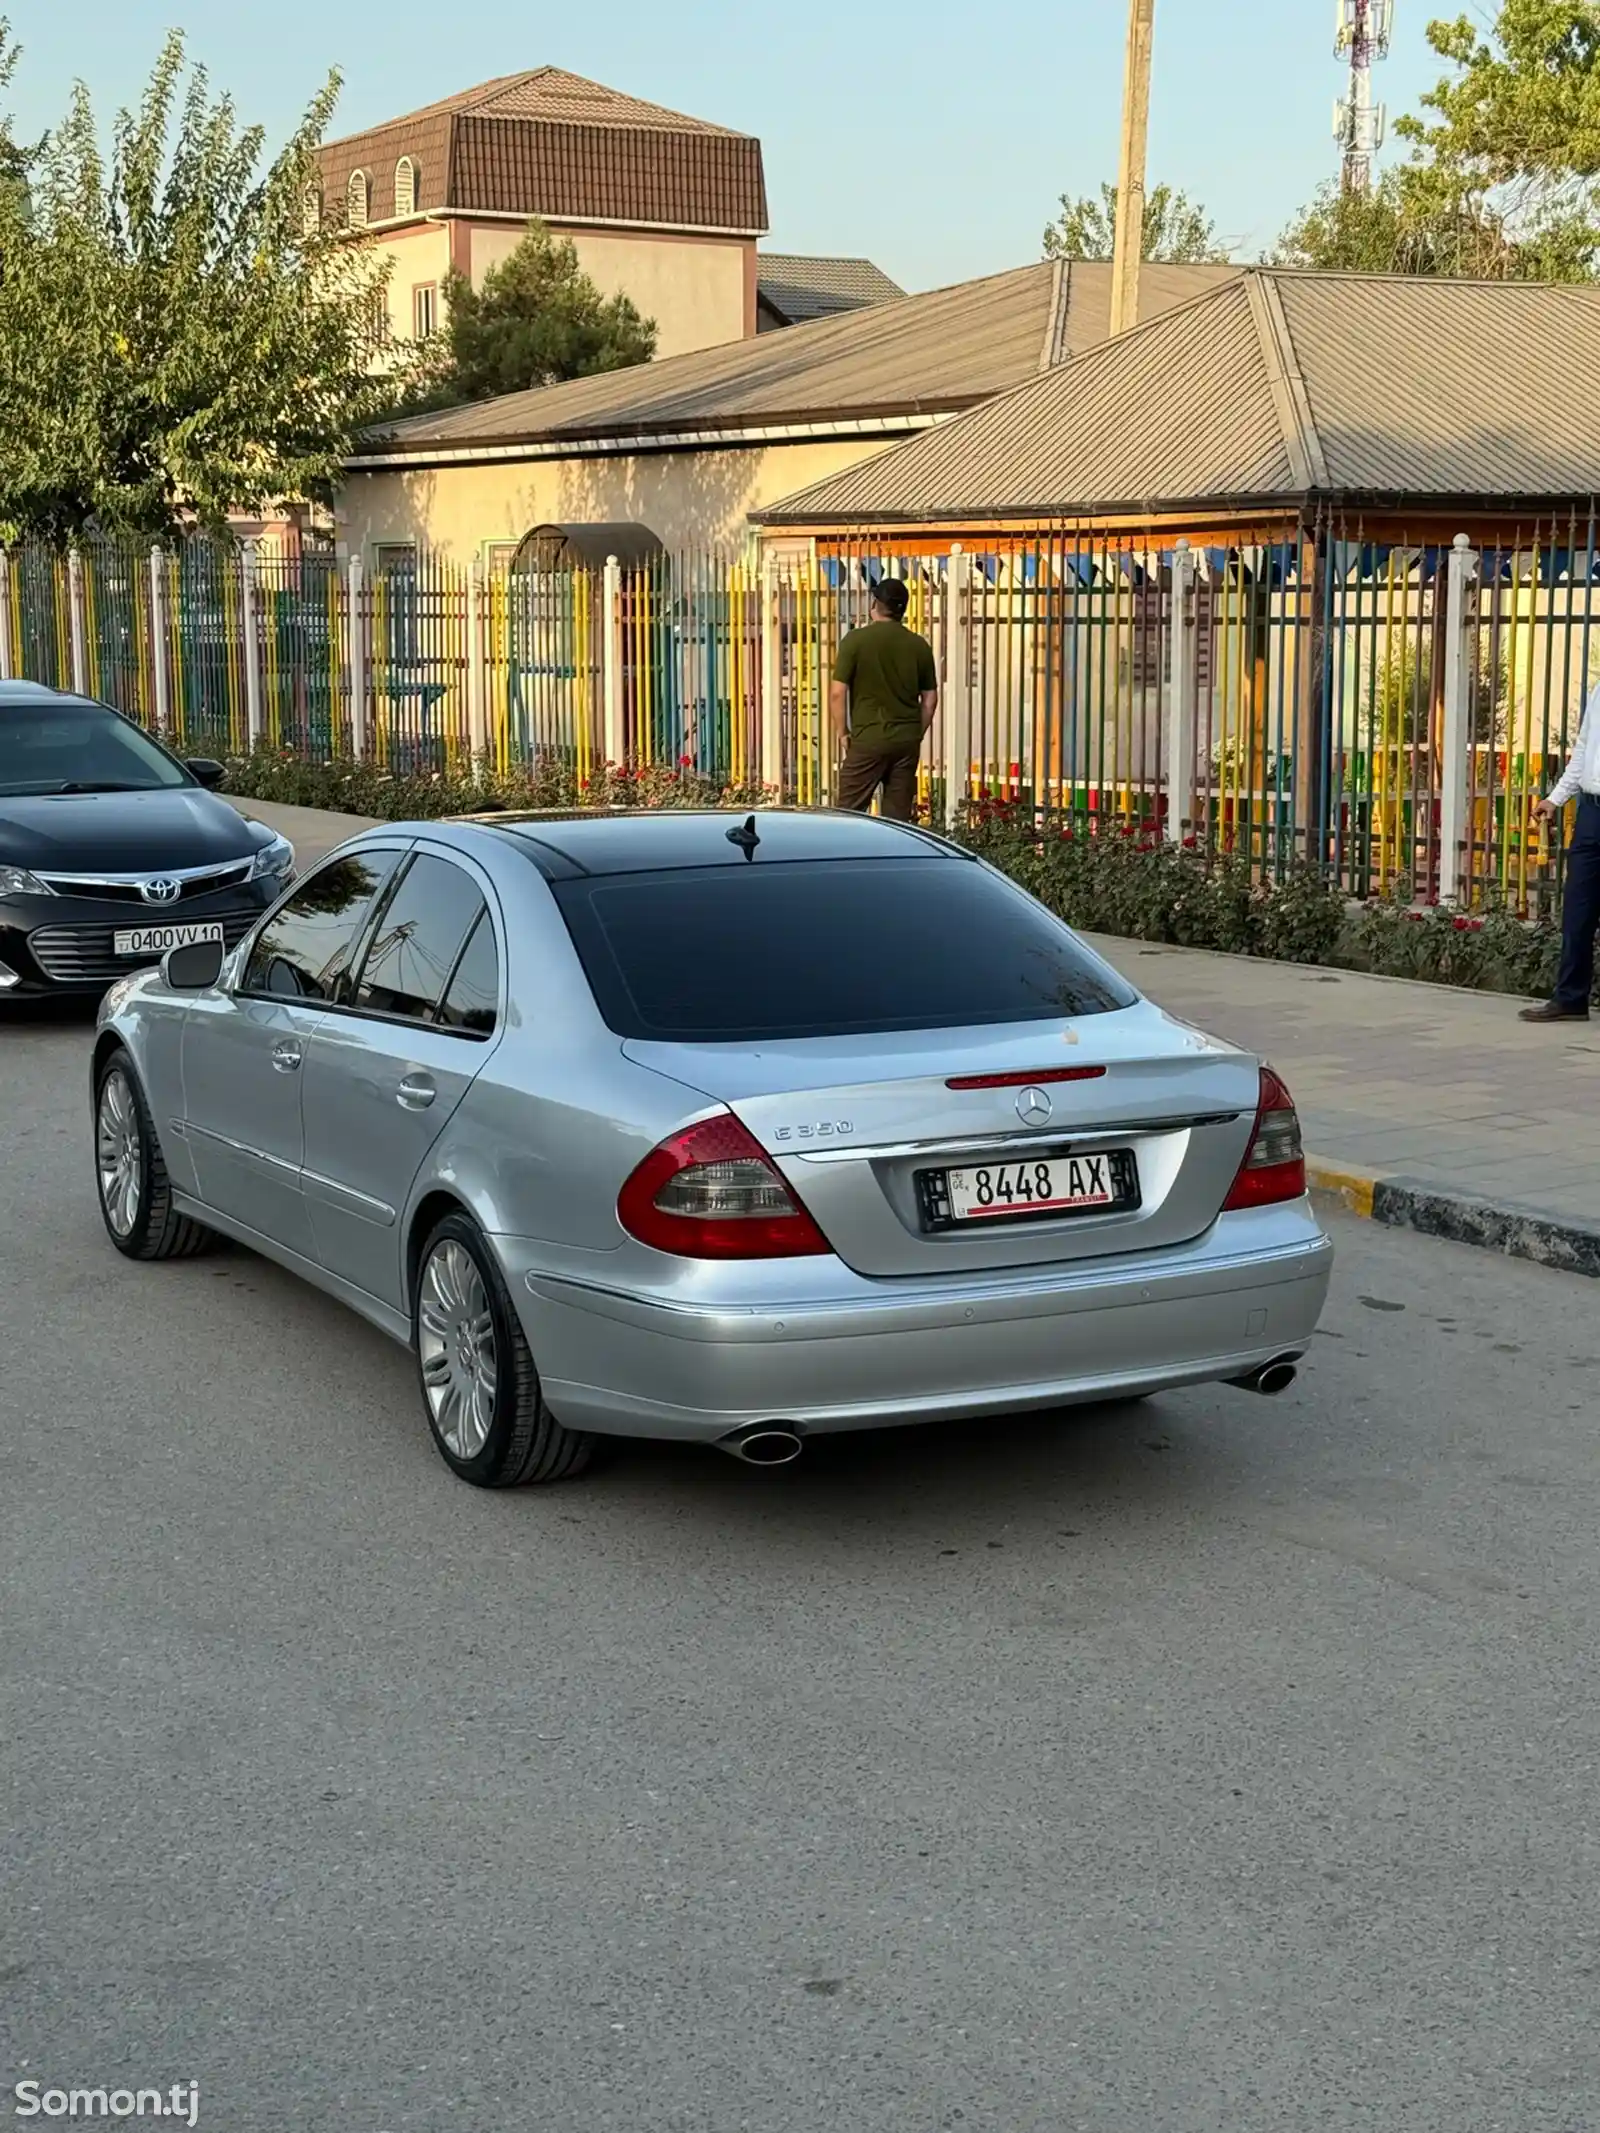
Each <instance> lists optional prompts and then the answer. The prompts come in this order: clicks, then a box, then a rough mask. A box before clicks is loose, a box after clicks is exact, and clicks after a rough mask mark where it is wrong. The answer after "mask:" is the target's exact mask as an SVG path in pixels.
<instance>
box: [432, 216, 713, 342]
mask: <svg viewBox="0 0 1600 2133" xmlns="http://www.w3.org/2000/svg"><path fill="white" fill-rule="evenodd" d="M551 228H552V230H553V232H554V234H555V235H556V236H558V237H566V238H570V240H571V242H572V246H573V249H574V250H575V251H576V252H577V255H578V264H579V266H581V267H582V269H583V271H584V272H585V274H587V275H588V276H589V278H590V280H591V281H592V282H594V284H595V285H596V287H597V288H598V289H599V291H600V293H601V295H602V296H615V295H616V294H617V293H618V292H619V291H620V292H621V293H622V294H623V295H624V296H629V297H631V298H632V299H633V301H634V303H635V304H636V305H637V306H638V308H639V309H640V311H642V312H643V313H644V315H645V317H646V318H653V319H654V320H655V322H656V354H657V355H658V356H672V355H687V354H688V353H689V352H690V351H691V350H692V349H696V348H715V347H717V346H719V345H720V343H722V342H723V341H742V340H743V339H744V338H745V336H746V335H747V334H749V333H753V332H754V331H755V321H754V319H753V318H749V317H747V299H748V297H749V296H750V295H751V294H753V292H754V286H755V283H754V274H755V256H756V247H755V240H754V238H750V239H748V240H746V239H742V238H738V237H724V238H713V237H676V236H669V235H665V234H662V233H657V232H652V231H648V230H638V231H632V232H630V231H626V230H585V229H565V228H563V227H562V226H561V225H560V224H559V223H552V224H551ZM522 236H523V226H522V225H521V224H520V223H511V222H489V223H484V222H476V223H474V224H473V225H472V230H471V244H472V281H473V286H474V287H476V286H477V285H478V284H479V283H481V282H482V280H483V277H484V275H485V274H486V273H487V272H488V271H489V269H490V268H491V267H493V266H498V265H499V263H500V261H501V260H502V259H505V258H507V257H508V256H509V255H510V254H511V253H512V252H513V251H515V250H516V248H517V246H518V244H519V243H520V242H521V241H522Z"/></svg>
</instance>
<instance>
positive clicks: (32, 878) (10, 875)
mask: <svg viewBox="0 0 1600 2133" xmlns="http://www.w3.org/2000/svg"><path fill="white" fill-rule="evenodd" d="M55 893H56V892H55V890H54V889H52V888H51V886H50V884H49V882H47V881H41V880H40V879H39V877H38V875H37V874H30V873H29V872H28V870H27V868H26V867H8V866H0V896H54V894H55Z"/></svg>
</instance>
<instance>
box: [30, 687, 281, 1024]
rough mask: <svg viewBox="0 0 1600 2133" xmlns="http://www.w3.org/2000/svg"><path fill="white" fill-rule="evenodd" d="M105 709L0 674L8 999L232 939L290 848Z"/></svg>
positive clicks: (90, 987)
mask: <svg viewBox="0 0 1600 2133" xmlns="http://www.w3.org/2000/svg"><path fill="white" fill-rule="evenodd" d="M221 779H222V765H221V764H220V763H213V762H210V761H207V760H205V759H204V758H199V759H195V760H193V761H190V762H187V763H185V762H181V761H180V760H179V759H178V757H177V756H175V755H173V754H172V753H171V751H170V750H169V749H166V748H164V747H163V746H162V745H161V743H160V742H159V741H156V740H154V739H152V738H151V736H150V735H149V734H148V733H146V732H144V731H143V729H142V728H140V727H138V726H136V725H134V724H133V722H132V720H131V719H127V718H124V717H123V716H122V714H121V713H120V712H118V711H113V710H112V709H110V707H109V706H108V705H106V704H98V703H93V702H91V701H90V700H89V699H88V698H87V697H84V696H67V695H63V694H61V693H60V692H59V691H57V690H54V689H46V688H44V687H42V686H41V685H40V684H39V683H37V682H26V681H8V682H0V1003H3V1002H5V1001H7V1000H17V999H24V998H27V997H30V996H38V995H40V994H50V993H60V992H78V993H99V992H104V991H105V989H106V987H107V986H108V985H110V984H111V983H112V982H113V981H114V980H115V979H117V978H119V977H121V976H122V975H123V974H124V972H126V971H129V970H136V969H138V967H139V966H140V964H142V963H155V962H159V961H160V959H161V957H162V956H163V955H164V954H165V953H166V951H167V950H168V949H169V948H175V947H178V946H180V945H181V944H182V943H184V942H186V941H205V940H220V941H222V942H223V943H224V944H225V945H226V946H227V947H230V948H231V947H232V946H233V945H234V944H235V943H236V942H237V941H240V940H242V939H243V938H244V935H245V934H246V933H247V932H248V931H249V929H250V927H251V926H252V925H253V924H254V923H255V920H256V919H257V918H258V917H259V916H260V914H261V912H262V911H264V910H265V909H266V908H267V906H268V905H269V904H270V903H272V902H273V901H274V900H275V899H276V898H277V896H278V894H279V892H280V891H281V890H282V888H283V886H284V884H285V882H286V881H287V880H288V878H289V875H290V872H291V870H292V868H293V865H294V848H293V846H292V845H291V844H290V843H289V842H288V840H287V839H286V838H284V837H280V836H278V835H276V834H275V833H274V832H273V831H272V830H269V829H267V828H266V827H265V826H264V825H263V824H261V823H259V822H247V821H246V820H245V819H244V817H243V816H242V815H241V814H239V813H238V811H237V810H236V809H235V808H232V807H230V806H229V805H228V803H227V801H226V800H222V799H219V798H218V797H217V795H216V793H215V792H214V791H212V790H211V788H212V787H213V786H215V785H218V784H220V782H221Z"/></svg>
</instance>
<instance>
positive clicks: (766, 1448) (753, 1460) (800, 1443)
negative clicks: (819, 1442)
mask: <svg viewBox="0 0 1600 2133" xmlns="http://www.w3.org/2000/svg"><path fill="white" fill-rule="evenodd" d="M717 1449H718V1450H719V1451H723V1452H726V1453H728V1455H729V1456H730V1458H734V1459H742V1460H743V1461H744V1463H745V1465H746V1466H792V1465H793V1464H794V1462H795V1460H797V1459H798V1458H799V1456H800V1454H801V1453H802V1452H803V1451H804V1450H805V1439H804V1438H803V1437H802V1436H801V1435H800V1434H799V1432H798V1431H796V1430H792V1429H787V1428H785V1426H784V1425H783V1423H781V1422H757V1423H755V1424H754V1425H753V1426H752V1427H751V1428H749V1429H742V1430H739V1431H737V1432H736V1433H735V1434H734V1435H733V1436H731V1437H724V1438H722V1439H721V1441H720V1442H719V1444H718V1446H717Z"/></svg>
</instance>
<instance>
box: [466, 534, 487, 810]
mask: <svg viewBox="0 0 1600 2133" xmlns="http://www.w3.org/2000/svg"><path fill="white" fill-rule="evenodd" d="M483 657H484V642H483V558H482V556H476V555H475V556H474V557H473V559H472V568H471V569H470V570H469V571H468V572H467V742H468V747H469V749H470V751H471V755H472V774H473V776H474V777H475V778H481V777H482V776H483V774H484V772H485V771H486V770H487V769H488V767H489V702H488V691H487V690H486V689H485V687H484V672H483Z"/></svg>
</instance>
